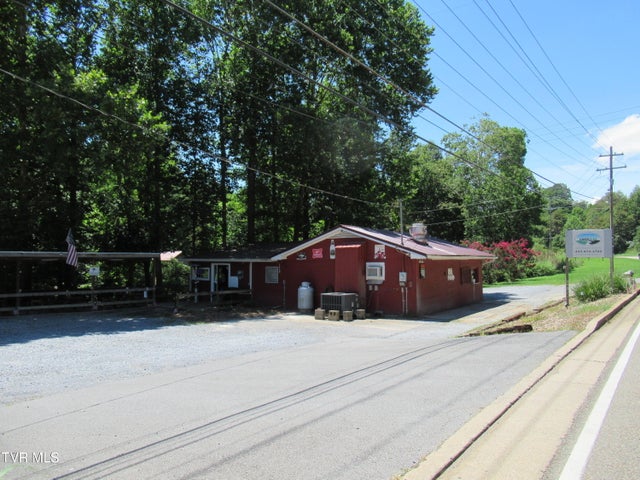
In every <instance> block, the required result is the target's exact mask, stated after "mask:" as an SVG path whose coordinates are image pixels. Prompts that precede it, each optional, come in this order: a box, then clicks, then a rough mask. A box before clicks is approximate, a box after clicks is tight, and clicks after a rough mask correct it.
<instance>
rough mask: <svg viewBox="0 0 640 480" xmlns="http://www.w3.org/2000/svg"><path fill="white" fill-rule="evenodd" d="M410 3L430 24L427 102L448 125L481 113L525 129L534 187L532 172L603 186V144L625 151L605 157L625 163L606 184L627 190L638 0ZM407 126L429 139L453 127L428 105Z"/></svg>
mask: <svg viewBox="0 0 640 480" xmlns="http://www.w3.org/2000/svg"><path fill="white" fill-rule="evenodd" d="M414 4H415V5H416V6H417V7H418V9H419V11H420V13H421V14H422V15H423V16H424V18H425V21H426V22H427V24H429V25H432V26H434V27H435V34H434V36H433V38H432V47H433V49H434V52H433V54H432V55H431V59H430V62H429V68H430V70H431V73H432V74H433V76H434V77H435V78H434V80H435V83H436V86H437V87H438V89H439V93H438V95H437V96H436V97H435V99H434V100H433V102H432V103H431V104H430V107H431V108H433V109H434V110H435V111H436V112H438V113H439V114H441V115H443V116H445V117H447V118H448V119H449V120H451V121H452V122H454V123H456V124H457V125H462V126H464V125H470V124H473V123H475V122H477V121H478V119H479V118H481V117H482V115H483V114H484V113H486V114H488V115H489V117H490V118H491V119H492V120H495V121H497V122H498V123H499V124H501V125H504V126H511V127H518V128H522V129H524V130H525V131H526V132H527V136H528V140H529V143H528V153H527V157H526V160H525V166H527V167H528V168H529V169H531V170H532V171H533V172H535V173H536V174H538V175H539V176H537V177H536V179H537V180H538V182H539V183H540V185H542V187H549V186H550V185H551V184H552V183H550V182H549V181H547V180H544V179H542V178H541V177H544V178H545V179H548V180H550V181H552V182H555V183H564V184H566V185H567V186H568V187H569V188H570V189H571V191H572V196H573V198H574V200H577V201H593V200H594V199H597V198H600V197H602V196H604V195H606V193H607V192H608V190H609V172H608V170H607V171H602V172H598V171H597V170H598V169H603V168H605V169H607V168H608V165H609V158H608V154H609V147H613V150H614V152H615V153H624V155H623V156H618V157H614V161H613V166H614V167H622V166H623V165H626V168H624V169H623V168H619V169H615V170H614V171H613V172H614V191H621V192H623V193H624V194H626V195H629V194H630V193H631V191H632V190H633V189H634V187H635V186H636V185H640V53H639V52H638V47H639V46H640V29H639V25H640V1H639V0H609V1H602V0H598V1H595V0H581V1H580V0H555V1H550V0H525V1H523V0H414ZM483 12H484V13H483ZM485 14H486V15H485ZM487 17H488V18H489V19H491V20H489V19H488V18H487ZM494 25H495V26H496V27H497V28H496V27H494ZM505 38H506V39H507V40H508V41H509V43H510V44H511V46H510V44H509V43H507V40H505ZM488 52H490V53H488ZM516 52H517V53H516ZM427 120H429V121H432V122H433V123H435V124H436V125H437V127H436V126H433V125H431V124H430V123H429V122H428V121H427ZM414 125H415V127H416V132H417V133H418V135H420V136H421V137H423V138H426V139H429V140H432V141H435V142H436V143H438V144H440V141H441V139H442V136H443V135H444V134H445V132H444V131H443V129H444V130H446V131H448V132H451V131H459V130H457V129H456V127H455V126H454V125H452V124H451V123H448V122H447V121H445V120H442V119H441V118H439V117H438V116H437V115H436V114H434V113H433V112H430V111H428V110H425V111H424V112H422V113H421V115H420V117H418V118H417V119H416V120H415V121H414ZM600 155H606V157H600ZM540 176H541V177H540Z"/></svg>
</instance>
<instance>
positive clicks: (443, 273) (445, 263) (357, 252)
mask: <svg viewBox="0 0 640 480" xmlns="http://www.w3.org/2000/svg"><path fill="white" fill-rule="evenodd" d="M342 245H350V246H351V248H348V249H347V248H346V249H341V248H340V247H341V246H342ZM354 245H360V247H359V248H358V247H357V246H355V247H354ZM335 246H336V259H331V258H330V248H331V242H330V241H329V240H326V241H322V242H318V243H317V244H314V245H313V246H311V247H309V248H307V249H305V250H303V251H301V252H299V254H296V255H293V256H291V257H290V258H287V259H285V260H283V261H281V262H279V263H257V262H256V263H254V264H253V269H254V271H253V299H254V301H255V303H256V305H261V306H269V307H271V306H279V307H283V308H286V309H289V310H295V309H297V308H298V288H299V287H300V285H301V284H302V282H310V283H311V286H312V287H313V289H314V295H313V297H314V308H319V307H320V304H321V301H320V295H321V294H322V293H324V292H328V291H335V290H336V288H335V287H336V274H338V275H340V274H341V271H340V268H342V267H344V264H339V263H337V262H340V257H341V255H345V256H343V257H342V258H347V252H348V258H349V262H350V263H349V264H348V268H349V269H351V268H355V269H357V272H353V275H350V274H348V273H349V272H346V271H345V270H344V269H343V271H342V276H340V277H339V281H338V285H339V286H340V285H341V284H345V282H346V284H351V283H354V282H357V283H358V284H357V285H354V286H353V288H352V289H350V290H349V291H350V292H356V293H358V294H359V297H360V307H361V308H365V309H366V310H367V312H368V313H369V314H372V313H376V312H379V313H381V314H388V315H403V314H404V315H425V314H428V313H434V312H438V311H442V310H447V309H451V308H456V307H459V306H462V305H466V304H469V303H475V302H480V301H482V262H481V261H480V260H426V261H424V262H422V263H421V262H420V261H418V260H411V259H410V258H409V257H408V256H407V255H406V254H404V253H400V252H398V251H397V250H395V249H394V248H392V247H386V248H385V249H384V258H380V252H379V250H378V251H377V250H376V247H375V243H374V242H370V241H363V240H358V241H354V240H347V239H344V240H340V239H337V240H335ZM376 253H377V254H378V256H377V257H376ZM374 261H375V262H384V264H385V280H384V282H383V283H382V284H379V285H367V284H366V283H365V265H366V262H374ZM336 265H338V272H337V273H336ZM267 266H279V268H280V273H279V278H278V280H279V281H278V283H277V284H267V283H265V268H266V267H267ZM239 267H240V268H243V269H245V268H246V269H247V270H246V272H245V274H244V276H243V279H242V280H241V286H240V288H243V286H244V283H245V282H248V278H249V276H248V273H249V272H248V264H246V265H241V264H232V267H231V268H232V272H233V274H235V273H236V270H237V269H238V268H239ZM421 267H422V269H423V271H424V278H421ZM449 268H451V271H452V273H453V279H452V280H450V279H448V269H449ZM473 270H475V273H476V283H472V282H471V276H470V272H471V271H473ZM400 272H406V273H407V281H406V283H405V285H404V286H402V285H400V281H399V273H400ZM465 272H466V273H465ZM344 277H348V278H346V279H345V278H344ZM245 288H246V287H245Z"/></svg>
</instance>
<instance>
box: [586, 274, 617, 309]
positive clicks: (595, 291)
mask: <svg viewBox="0 0 640 480" xmlns="http://www.w3.org/2000/svg"><path fill="white" fill-rule="evenodd" d="M626 291H627V280H626V279H625V278H624V277H622V275H614V276H613V288H612V286H611V280H610V278H609V276H608V275H596V276H593V277H591V278H589V279H588V280H585V281H584V282H580V283H579V284H578V285H576V286H575V287H574V289H573V293H574V294H575V296H576V298H577V299H578V301H579V302H583V303H585V302H593V301H595V300H599V299H601V298H605V297H608V296H609V295H612V294H616V293H625V292H626Z"/></svg>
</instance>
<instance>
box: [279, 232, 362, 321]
mask: <svg viewBox="0 0 640 480" xmlns="http://www.w3.org/2000/svg"><path fill="white" fill-rule="evenodd" d="M357 243H361V242H357ZM353 244H354V242H352V241H351V242H350V241H348V240H335V245H336V247H338V248H337V249H336V255H337V256H338V257H339V256H340V248H339V247H340V246H341V245H353ZM330 248H331V242H330V241H329V240H325V241H322V242H318V243H316V244H314V245H313V246H312V247H310V248H307V249H305V250H302V251H301V252H299V253H298V254H296V255H292V256H291V257H289V258H287V259H286V260H283V261H282V262H281V269H282V270H281V271H282V278H283V279H285V280H286V296H285V298H286V305H285V307H286V308H290V309H296V308H298V288H299V287H300V285H301V284H302V282H310V283H311V286H312V287H313V301H314V308H319V307H320V304H321V302H320V295H321V294H322V293H325V292H333V291H336V289H335V286H336V278H335V264H336V260H334V259H331V258H330ZM363 248H364V247H362V249H363ZM314 252H315V253H314ZM360 268H361V272H360V275H359V277H360V278H361V279H364V263H363V264H362V265H361V267H360ZM360 301H362V299H361V300H360Z"/></svg>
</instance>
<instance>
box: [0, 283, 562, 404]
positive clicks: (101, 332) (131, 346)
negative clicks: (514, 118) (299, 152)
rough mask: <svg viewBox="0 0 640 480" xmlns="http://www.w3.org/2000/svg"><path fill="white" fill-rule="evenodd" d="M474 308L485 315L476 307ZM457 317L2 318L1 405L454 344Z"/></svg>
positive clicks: (534, 296) (536, 297) (116, 314)
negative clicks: (373, 349)
mask: <svg viewBox="0 0 640 480" xmlns="http://www.w3.org/2000/svg"><path fill="white" fill-rule="evenodd" d="M561 292H562V290H561V289H558V288H557V287H508V288H506V289H505V288H501V289H487V290H486V291H485V302H484V305H482V306H481V307H483V308H490V307H495V306H496V305H500V304H506V303H510V302H512V303H513V302H529V303H530V304H532V305H534V306H536V305H541V304H544V303H545V302H547V301H548V300H549V298H557V297H558V295H560V296H561ZM470 308H471V309H476V310H477V309H478V308H480V307H479V306H478V305H474V306H471V307H470ZM459 313H460V314H462V313H461V312H458V311H449V312H443V313H442V314H441V315H440V316H439V315H431V316H429V318H428V321H421V320H388V319H387V320H385V319H373V320H360V321H354V322H328V321H318V320H314V319H313V317H312V316H310V315H294V314H283V315H273V316H266V317H265V318H261V319H255V318H252V319H250V320H237V321H224V322H211V323H188V322H186V321H183V320H176V319H172V318H168V317H161V316H158V317H153V316H149V315H150V312H149V311H148V310H144V309H141V310H136V311H128V312H123V311H113V312H107V313H104V312H101V313H96V312H84V313H77V312H76V313H64V314H41V315H29V316H19V317H2V318H0V365H2V366H3V374H2V375H1V376H0V405H2V404H4V405H8V404H12V403H15V402H19V401H21V400H26V399H30V398H36V397H40V396H45V395H48V394H53V393H59V392H63V391H65V390H73V389H77V388H82V387H85V386H90V385H94V384H97V383H101V382H104V381H107V380H112V379H127V378H132V377H136V376H140V375H147V374H151V373H156V372H160V371H164V370H168V369H172V368H178V367H183V366H189V365H196V364H199V363H202V362H205V361H211V360H215V359H221V358H228V357H233V356H238V355H242V354H246V353H251V352H259V351H274V350H279V349H286V348H291V347H293V346H304V345H308V344H314V343H320V342H330V341H331V342H335V341H341V339H346V338H354V337H358V338H360V337H376V338H381V337H395V338H401V337H402V336H403V335H410V336H411V338H412V339H415V338H416V337H418V338H419V337H421V336H422V337H424V338H425V339H430V340H433V339H435V338H450V337H452V336H455V335H458V334H460V333H462V332H463V331H465V330H466V329H468V328H469V327H468V325H464V324H460V323H456V322H455V321H451V320H453V319H454V318H453V317H455V316H456V315H458V314H459Z"/></svg>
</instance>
